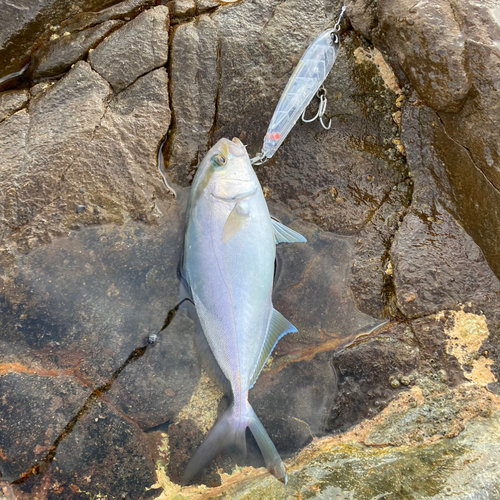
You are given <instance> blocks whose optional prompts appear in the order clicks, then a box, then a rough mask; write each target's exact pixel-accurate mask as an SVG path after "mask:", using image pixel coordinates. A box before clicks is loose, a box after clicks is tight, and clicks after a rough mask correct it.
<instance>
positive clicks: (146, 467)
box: [53, 402, 160, 500]
mask: <svg viewBox="0 0 500 500" xmlns="http://www.w3.org/2000/svg"><path fill="white" fill-rule="evenodd" d="M56 465H57V470H56V471H55V472H54V473H53V480H54V481H57V482H58V483H59V484H61V485H63V486H65V489H66V492H65V498H72V493H71V490H70V489H69V485H70V484H73V485H75V486H77V487H78V488H79V490H80V491H85V492H88V494H91V495H98V494H101V495H107V496H108V498H116V499H118V498H120V496H121V495H123V494H126V495H127V497H128V498H130V499H131V500H142V499H148V498H156V497H157V496H158V494H159V493H160V492H159V491H158V490H157V489H154V488H153V490H149V491H147V488H150V487H151V486H152V485H153V484H154V483H156V473H155V468H154V463H153V460H152V457H151V451H150V450H149V447H148V442H147V438H146V436H145V434H143V433H142V432H141V430H140V429H139V428H138V427H137V425H135V424H133V423H130V422H129V421H127V420H126V419H124V418H123V417H121V416H119V415H118V414H117V413H116V412H115V411H114V410H113V408H112V407H110V406H108V405H107V404H105V403H103V402H97V403H95V404H94V405H93V406H92V408H91V409H90V410H89V411H88V413H86V414H85V415H84V416H82V417H81V418H80V419H79V420H78V422H77V423H76V425H75V427H74V429H73V430H72V432H71V434H69V435H68V436H67V437H66V438H65V439H63V441H61V443H60V445H59V447H58V448H57V463H56ZM73 489H74V488H73ZM76 498H78V496H76Z"/></svg>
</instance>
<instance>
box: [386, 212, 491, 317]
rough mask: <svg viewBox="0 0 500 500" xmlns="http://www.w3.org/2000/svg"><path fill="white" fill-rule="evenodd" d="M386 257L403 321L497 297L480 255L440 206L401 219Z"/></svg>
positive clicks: (488, 272) (474, 245)
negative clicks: (490, 296) (392, 268)
mask: <svg viewBox="0 0 500 500" xmlns="http://www.w3.org/2000/svg"><path fill="white" fill-rule="evenodd" d="M430 214H432V215H430ZM391 255H392V262H393V264H394V275H395V286H396V296H397V301H398V307H399V309H400V310H401V311H402V312H403V313H404V314H405V315H406V316H407V317H410V318H414V317H417V316H422V315H427V314H433V313H435V312H437V311H439V310H442V309H449V308H452V307H454V306H455V305H456V304H459V303H465V302H469V301H474V302H479V303H480V302H481V301H484V300H486V299H487V297H488V296H489V295H495V293H499V292H500V282H499V281H498V279H497V278H496V276H495V275H494V274H493V272H492V271H491V269H490V268H489V267H488V264H487V262H486V260H485V258H484V256H483V254H482V252H481V249H480V248H479V247H478V246H477V245H476V244H475V243H474V241H473V240H472V238H470V236H468V235H467V233H466V232H465V231H464V230H463V229H462V228H461V227H460V226H459V225H458V224H457V223H456V222H455V221H454V220H453V218H452V217H451V216H450V214H448V212H446V211H445V210H444V209H443V208H442V207H440V206H439V205H436V206H435V207H433V209H431V210H430V212H423V213H422V212H416V211H413V212H411V213H409V214H408V215H407V216H406V217H405V219H404V221H403V223H402V225H401V228H400V229H399V231H398V233H397V234H396V237H395V241H394V245H393V247H392V250H391Z"/></svg>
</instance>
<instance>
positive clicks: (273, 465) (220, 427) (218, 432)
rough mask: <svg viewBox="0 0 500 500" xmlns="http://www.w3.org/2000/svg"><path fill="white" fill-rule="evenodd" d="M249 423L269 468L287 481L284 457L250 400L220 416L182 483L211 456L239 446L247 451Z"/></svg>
mask: <svg viewBox="0 0 500 500" xmlns="http://www.w3.org/2000/svg"><path fill="white" fill-rule="evenodd" d="M247 427H250V431H251V432H252V434H253V435H254V437H255V440H256V441H257V445H258V446H259V449H260V451H261V453H262V455H263V457H264V462H265V463H266V468H267V469H268V470H269V472H270V473H271V474H272V475H273V476H275V477H276V478H277V479H279V480H280V481H282V482H283V483H285V484H286V482H287V475H286V469H285V466H284V465H283V462H282V461H281V457H280V456H279V453H278V451H277V450H276V447H275V446H274V444H273V442H272V441H271V438H270V437H269V435H268V434H267V432H266V429H264V426H263V425H262V423H261V421H260V420H259V417H257V415H256V414H255V412H254V411H253V408H252V407H251V406H250V405H249V404H247V405H246V406H245V408H244V410H243V411H240V412H237V411H236V410H235V406H234V404H233V405H231V407H230V408H229V409H228V410H227V411H226V412H225V413H224V414H223V415H222V417H220V418H219V420H218V421H217V422H216V423H215V425H214V427H213V428H212V430H211V431H210V432H209V433H208V436H207V437H206V439H205V441H203V443H202V444H201V445H200V446H199V447H198V449H197V450H196V452H195V454H194V455H193V456H192V457H191V460H190V461H189V463H188V464H187V467H186V470H185V472H184V475H183V477H182V484H184V485H185V484H188V483H189V482H190V481H191V480H192V479H193V478H194V477H195V476H196V475H197V474H198V473H199V472H200V471H201V470H202V469H203V468H204V467H205V466H206V465H208V463H209V462H210V461H211V460H212V459H214V458H215V457H216V456H217V455H219V453H221V452H222V451H223V450H225V449H227V448H237V449H238V450H239V451H240V452H241V453H243V454H246V441H245V431H246V428H247Z"/></svg>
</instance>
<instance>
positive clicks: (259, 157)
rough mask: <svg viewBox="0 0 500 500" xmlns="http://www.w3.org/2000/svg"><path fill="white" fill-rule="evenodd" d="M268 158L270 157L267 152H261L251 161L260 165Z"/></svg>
mask: <svg viewBox="0 0 500 500" xmlns="http://www.w3.org/2000/svg"><path fill="white" fill-rule="evenodd" d="M267 160H269V158H268V157H267V156H266V154H265V153H259V154H258V155H257V156H254V157H253V158H252V159H251V160H250V163H251V164H252V165H255V166H256V167H258V166H259V165H263V164H264V163H265V162H266V161H267Z"/></svg>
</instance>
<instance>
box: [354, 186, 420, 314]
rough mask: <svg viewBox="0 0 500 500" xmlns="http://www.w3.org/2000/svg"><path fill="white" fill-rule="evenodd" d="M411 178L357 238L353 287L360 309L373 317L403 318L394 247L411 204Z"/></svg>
mask: <svg viewBox="0 0 500 500" xmlns="http://www.w3.org/2000/svg"><path fill="white" fill-rule="evenodd" d="M412 191H413V183H412V181H411V179H410V178H407V179H405V181H404V182H401V183H400V184H398V186H396V189H395V190H393V193H391V195H392V196H391V198H390V199H389V200H388V201H387V202H385V203H384V204H383V205H382V206H381V207H380V209H379V210H377V212H376V213H375V214H374V215H373V217H372V218H371V220H370V221H369V223H368V224H367V225H366V226H365V227H364V229H363V231H361V233H360V234H359V235H358V236H357V237H356V243H355V245H354V259H353V264H352V267H351V273H352V277H351V284H350V288H351V290H352V292H353V294H354V297H355V300H356V306H357V308H358V309H359V310H360V311H362V312H364V313H365V314H369V315H371V316H375V317H379V318H383V317H385V316H387V315H388V314H389V315H391V316H393V317H395V316H396V317H397V316H400V314H399V312H398V311H397V307H396V304H395V301H396V297H395V291H394V268H393V264H392V262H391V258H390V257H391V256H390V248H391V246H392V243H393V240H394V235H395V234H396V231H397V230H398V229H399V224H400V222H401V221H402V220H403V218H404V216H405V214H406V210H407V207H408V206H409V205H410V203H411V196H412Z"/></svg>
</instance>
